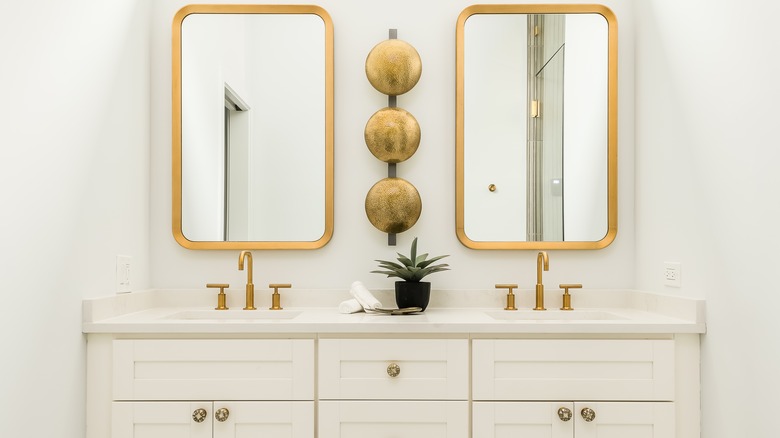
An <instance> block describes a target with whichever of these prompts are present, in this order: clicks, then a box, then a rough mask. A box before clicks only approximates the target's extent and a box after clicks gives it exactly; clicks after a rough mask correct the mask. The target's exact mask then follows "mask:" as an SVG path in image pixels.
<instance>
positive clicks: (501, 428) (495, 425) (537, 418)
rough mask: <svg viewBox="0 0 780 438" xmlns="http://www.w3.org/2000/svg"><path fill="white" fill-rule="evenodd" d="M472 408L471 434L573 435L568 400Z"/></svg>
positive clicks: (488, 437)
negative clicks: (472, 431) (472, 430)
mask: <svg viewBox="0 0 780 438" xmlns="http://www.w3.org/2000/svg"><path fill="white" fill-rule="evenodd" d="M472 409H473V416H474V424H473V429H474V434H473V436H474V437H475V438H517V437H523V438H572V437H573V436H574V419H573V403H571V402H562V403H556V402H509V403H507V402H500V403H495V402H474V405H473V408H472ZM562 409H563V411H561V414H560V415H559V410H562ZM562 418H563V419H562ZM623 438H627V437H623ZM631 438H633V437H631Z"/></svg>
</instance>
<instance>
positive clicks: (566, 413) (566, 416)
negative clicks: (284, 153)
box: [558, 408, 571, 421]
mask: <svg viewBox="0 0 780 438" xmlns="http://www.w3.org/2000/svg"><path fill="white" fill-rule="evenodd" d="M558 418H560V419H561V421H569V420H571V409H569V408H560V409H558Z"/></svg>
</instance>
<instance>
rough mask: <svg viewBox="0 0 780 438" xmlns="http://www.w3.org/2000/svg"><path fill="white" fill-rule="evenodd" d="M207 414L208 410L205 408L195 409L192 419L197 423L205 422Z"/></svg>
mask: <svg viewBox="0 0 780 438" xmlns="http://www.w3.org/2000/svg"><path fill="white" fill-rule="evenodd" d="M206 414H207V413H206V410H205V409H203V408H201V409H195V410H194V411H192V419H193V421H195V422H196V423H203V420H205V419H206Z"/></svg>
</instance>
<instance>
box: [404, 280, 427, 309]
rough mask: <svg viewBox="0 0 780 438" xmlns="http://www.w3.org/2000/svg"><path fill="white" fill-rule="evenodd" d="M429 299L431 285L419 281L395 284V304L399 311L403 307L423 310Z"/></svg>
mask: <svg viewBox="0 0 780 438" xmlns="http://www.w3.org/2000/svg"><path fill="white" fill-rule="evenodd" d="M430 299H431V283H429V282H426V281H421V282H419V283H411V282H408V281H396V282H395V304H396V305H398V308H399V309H403V308H404V307H420V308H422V309H423V310H425V308H426V307H428V301H429V300H430Z"/></svg>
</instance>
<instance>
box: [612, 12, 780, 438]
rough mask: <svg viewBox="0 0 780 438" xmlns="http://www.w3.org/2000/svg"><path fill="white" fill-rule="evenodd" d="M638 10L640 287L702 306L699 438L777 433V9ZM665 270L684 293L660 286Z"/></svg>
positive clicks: (779, 350)
mask: <svg viewBox="0 0 780 438" xmlns="http://www.w3.org/2000/svg"><path fill="white" fill-rule="evenodd" d="M636 14H637V15H636V30H637V34H636V35H637V36H636V59H637V64H636V71H637V78H636V84H637V88H636V92H637V94H636V103H637V110H636V119H637V130H636V133H637V142H636V176H637V182H636V183H637V187H636V217H637V222H636V226H637V227H636V229H637V245H636V260H637V287H638V288H639V289H642V290H649V291H657V292H663V293H671V294H676V295H683V296H693V297H705V298H706V299H707V312H708V315H707V330H708V332H707V334H706V336H704V337H703V340H702V407H703V427H702V436H703V437H706V438H731V437H769V436H777V435H778V432H777V431H778V425H777V422H776V421H775V416H774V415H773V408H774V406H775V405H776V404H777V395H778V394H780V375H779V374H778V372H777V369H778V363H780V342H778V340H777V335H778V333H779V332H780V323H779V322H778V321H780V319H778V317H777V309H778V308H780V294H779V293H778V291H777V275H776V273H777V268H778V266H777V265H778V262H779V261H780V257H778V255H777V248H778V247H779V246H780V231H778V227H777V223H778V217H780V202H778V199H780V173H778V170H777V169H778V163H780V148H778V146H777V145H778V140H777V136H778V133H777V124H778V115H779V113H778V109H777V105H778V102H780V85H778V78H779V77H780V61H778V53H780V38H778V36H777V24H776V18H777V17H778V15H779V14H780V4H778V3H776V2H769V1H765V0H718V1H705V0H690V1H686V2H679V1H675V0H651V1H643V2H636ZM621 44H622V43H621ZM665 261H676V262H681V263H682V288H680V289H674V288H669V287H664V286H663V285H662V278H663V277H662V270H663V262H665Z"/></svg>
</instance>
